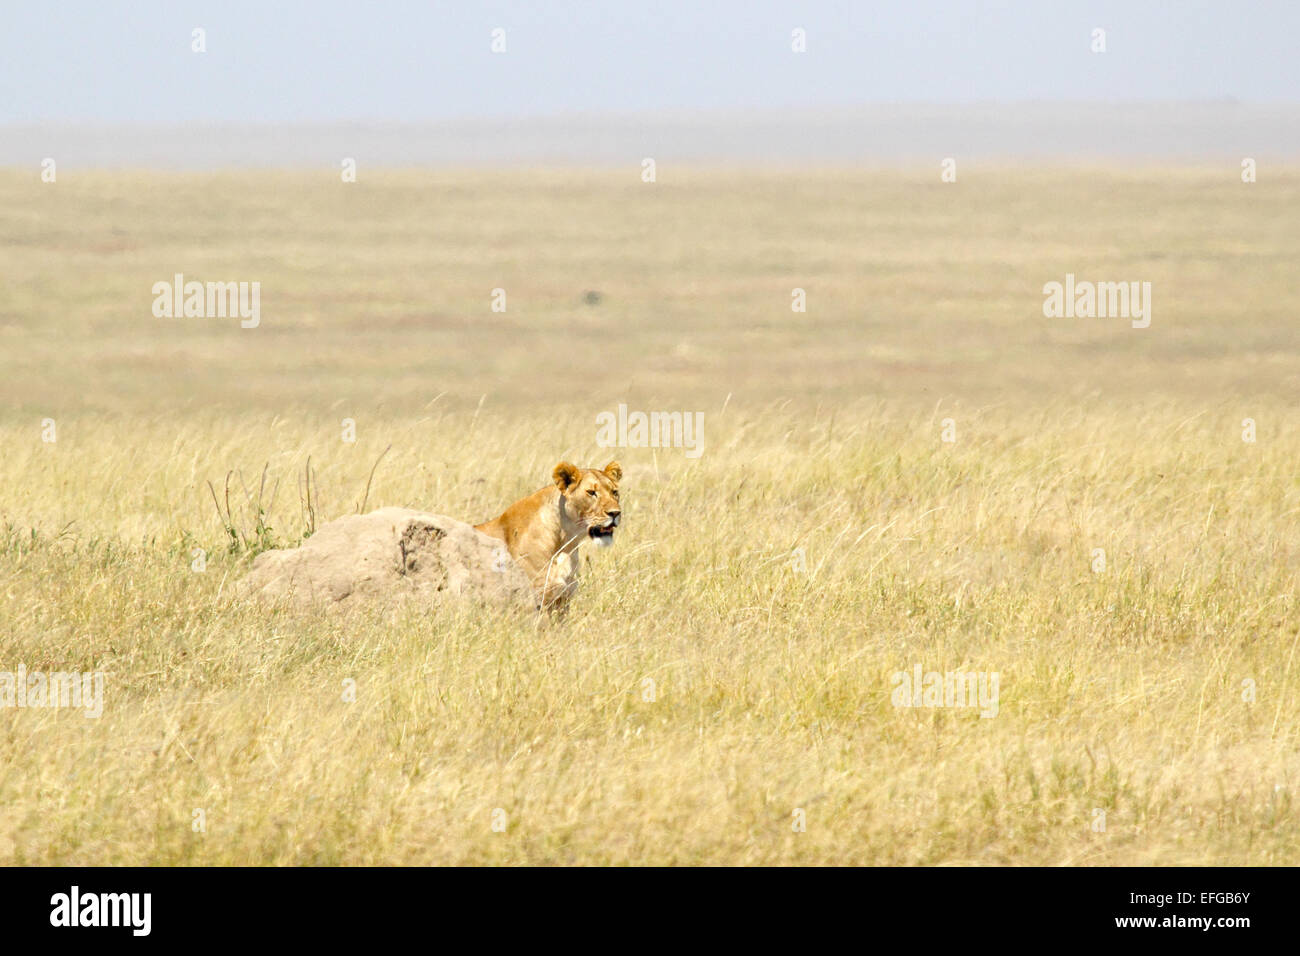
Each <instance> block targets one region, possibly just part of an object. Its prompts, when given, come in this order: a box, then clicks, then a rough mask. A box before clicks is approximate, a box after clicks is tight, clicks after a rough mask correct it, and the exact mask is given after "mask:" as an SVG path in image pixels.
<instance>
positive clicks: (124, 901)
mask: <svg viewBox="0 0 1300 956" xmlns="http://www.w3.org/2000/svg"><path fill="white" fill-rule="evenodd" d="M50 907H51V909H50V925H51V926H129V927H130V928H131V934H132V935H133V936H148V935H149V930H150V929H151V927H152V923H153V919H152V910H153V895H152V894H150V893H84V894H83V893H82V892H81V888H80V887H78V886H74V887H72V890H71V891H70V892H68V893H55V894H54V895H53V896H51V897H50Z"/></svg>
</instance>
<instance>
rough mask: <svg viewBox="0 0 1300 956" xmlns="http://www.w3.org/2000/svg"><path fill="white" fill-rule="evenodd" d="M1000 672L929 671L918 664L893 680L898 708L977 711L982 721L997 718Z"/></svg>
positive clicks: (897, 673)
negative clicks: (938, 708)
mask: <svg viewBox="0 0 1300 956" xmlns="http://www.w3.org/2000/svg"><path fill="white" fill-rule="evenodd" d="M1000 677H1001V675H1000V674H999V672H998V671H946V672H944V673H940V672H938V671H930V672H929V673H922V669H921V665H920V664H915V665H913V667H912V671H911V673H908V672H907V671H895V672H894V675H893V677H892V678H891V683H892V684H893V685H894V692H893V694H892V695H891V698H890V699H891V701H892V702H893V705H894V706H895V707H978V708H979V712H980V716H981V717H996V716H997V715H998V682H999V679H1000Z"/></svg>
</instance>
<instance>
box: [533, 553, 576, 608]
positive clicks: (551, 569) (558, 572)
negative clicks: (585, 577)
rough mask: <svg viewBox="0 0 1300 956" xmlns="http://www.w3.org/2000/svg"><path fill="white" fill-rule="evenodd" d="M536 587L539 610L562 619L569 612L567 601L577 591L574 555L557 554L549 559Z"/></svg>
mask: <svg viewBox="0 0 1300 956" xmlns="http://www.w3.org/2000/svg"><path fill="white" fill-rule="evenodd" d="M538 585H539V586H538V588H537V592H538V600H539V602H540V605H541V609H542V610H545V611H550V612H551V613H553V614H555V615H556V616H558V617H563V616H564V615H565V614H566V613H567V612H568V610H569V601H570V600H571V599H572V598H573V595H574V594H575V593H576V592H577V590H578V561H577V557H576V555H571V554H566V553H564V552H559V553H557V554H556V555H555V556H554V557H553V558H552V559H551V562H550V564H549V565H548V567H547V569H546V572H545V573H544V574H543V575H542V576H541V581H540V582H538Z"/></svg>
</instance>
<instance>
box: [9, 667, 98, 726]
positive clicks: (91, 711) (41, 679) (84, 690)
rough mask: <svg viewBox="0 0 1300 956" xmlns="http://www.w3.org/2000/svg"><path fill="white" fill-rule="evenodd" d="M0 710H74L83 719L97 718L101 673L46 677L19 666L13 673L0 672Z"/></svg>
mask: <svg viewBox="0 0 1300 956" xmlns="http://www.w3.org/2000/svg"><path fill="white" fill-rule="evenodd" d="M0 707H17V708H20V709H21V708H41V707H49V708H54V709H58V708H65V709H67V708H72V707H76V708H80V709H81V710H82V712H83V716H85V717H90V718H96V717H100V716H102V715H103V713H104V672H103V671H89V672H87V673H84V674H79V673H76V672H65V671H56V672H55V673H52V674H47V673H45V672H44V671H28V670H27V668H26V667H24V666H23V665H21V664H20V665H19V666H18V670H17V671H16V672H15V671H0Z"/></svg>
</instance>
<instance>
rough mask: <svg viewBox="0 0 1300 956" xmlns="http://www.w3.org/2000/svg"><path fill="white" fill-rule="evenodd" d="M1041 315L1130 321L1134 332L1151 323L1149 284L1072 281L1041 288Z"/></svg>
mask: <svg viewBox="0 0 1300 956" xmlns="http://www.w3.org/2000/svg"><path fill="white" fill-rule="evenodd" d="M1043 296H1044V298H1043V315H1045V316H1046V317H1047V318H1049V319H1061V318H1065V319H1073V318H1080V319H1105V318H1117V319H1132V320H1133V322H1132V325H1133V328H1135V329H1145V328H1146V327H1147V326H1148V325H1150V324H1151V283H1150V282H1077V283H1076V282H1075V281H1074V273H1073V272H1067V273H1066V274H1065V283H1064V284H1062V283H1060V282H1049V283H1047V284H1046V285H1045V286H1043Z"/></svg>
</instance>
